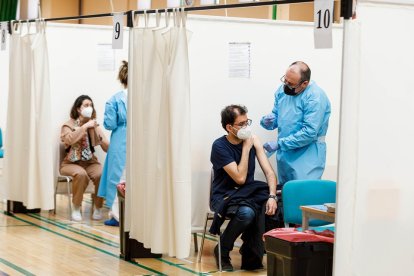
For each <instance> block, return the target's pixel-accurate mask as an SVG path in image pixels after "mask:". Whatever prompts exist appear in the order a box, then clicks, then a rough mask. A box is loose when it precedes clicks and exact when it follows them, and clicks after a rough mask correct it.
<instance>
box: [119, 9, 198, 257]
mask: <svg viewBox="0 0 414 276" xmlns="http://www.w3.org/2000/svg"><path fill="white" fill-rule="evenodd" d="M173 18H174V23H175V24H174V26H173V27H171V28H167V27H166V28H149V27H145V28H139V27H134V28H133V29H131V30H130V48H129V51H130V52H129V70H130V73H129V75H130V77H129V78H128V79H129V83H128V90H129V93H128V97H129V98H128V105H129V106H128V128H129V129H128V152H129V155H128V157H127V160H128V162H127V163H128V164H127V170H128V172H127V191H126V195H127V199H126V229H127V230H129V231H130V236H131V237H132V238H134V239H137V240H138V241H140V242H142V243H144V246H146V247H149V248H151V251H152V252H154V253H165V254H168V255H169V256H176V257H178V258H185V257H188V255H189V252H190V243H191V160H190V156H191V148H190V146H191V144H190V86H189V68H188V66H189V65H188V49H187V47H188V46H187V30H186V28H185V16H184V15H183V14H182V13H174V16H173ZM145 22H148V21H147V20H145Z"/></svg>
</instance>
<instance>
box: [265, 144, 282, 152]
mask: <svg viewBox="0 0 414 276" xmlns="http://www.w3.org/2000/svg"><path fill="white" fill-rule="evenodd" d="M263 148H264V149H265V150H266V151H267V152H269V153H271V152H275V151H277V149H278V148H279V144H278V143H277V141H270V142H267V143H264V145H263Z"/></svg>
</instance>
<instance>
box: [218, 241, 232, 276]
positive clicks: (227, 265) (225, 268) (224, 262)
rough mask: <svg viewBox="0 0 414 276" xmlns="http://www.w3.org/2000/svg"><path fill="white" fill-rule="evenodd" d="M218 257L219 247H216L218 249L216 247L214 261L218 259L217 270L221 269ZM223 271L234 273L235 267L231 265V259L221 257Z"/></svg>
mask: <svg viewBox="0 0 414 276" xmlns="http://www.w3.org/2000/svg"><path fill="white" fill-rule="evenodd" d="M218 256H219V253H218V245H216V247H214V259H216V264H217V269H220V265H219V257H218ZM221 269H222V270H223V271H233V266H232V265H231V262H230V257H224V256H222V257H221Z"/></svg>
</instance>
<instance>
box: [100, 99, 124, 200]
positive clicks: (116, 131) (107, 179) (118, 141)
mask: <svg viewBox="0 0 414 276" xmlns="http://www.w3.org/2000/svg"><path fill="white" fill-rule="evenodd" d="M104 127H105V128H106V129H108V130H111V131H112V133H111V140H110V144H109V148H108V152H107V154H106V158H105V164H104V167H103V169H102V175H101V181H100V183H99V190H98V196H100V197H104V198H105V205H106V206H108V207H112V204H113V202H114V199H115V196H116V185H117V184H118V183H119V182H120V180H121V176H122V173H123V171H124V168H125V161H126V132H127V99H126V93H125V92H124V91H120V92H118V93H116V94H115V95H114V96H112V97H111V99H109V101H108V102H107V103H106V105H105V114H104Z"/></svg>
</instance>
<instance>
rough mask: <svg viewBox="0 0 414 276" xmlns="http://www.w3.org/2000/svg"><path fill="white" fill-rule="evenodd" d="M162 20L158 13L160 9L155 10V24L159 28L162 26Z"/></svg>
mask: <svg viewBox="0 0 414 276" xmlns="http://www.w3.org/2000/svg"><path fill="white" fill-rule="evenodd" d="M160 20H161V16H160V13H159V12H158V9H155V24H156V26H157V27H159V26H160Z"/></svg>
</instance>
